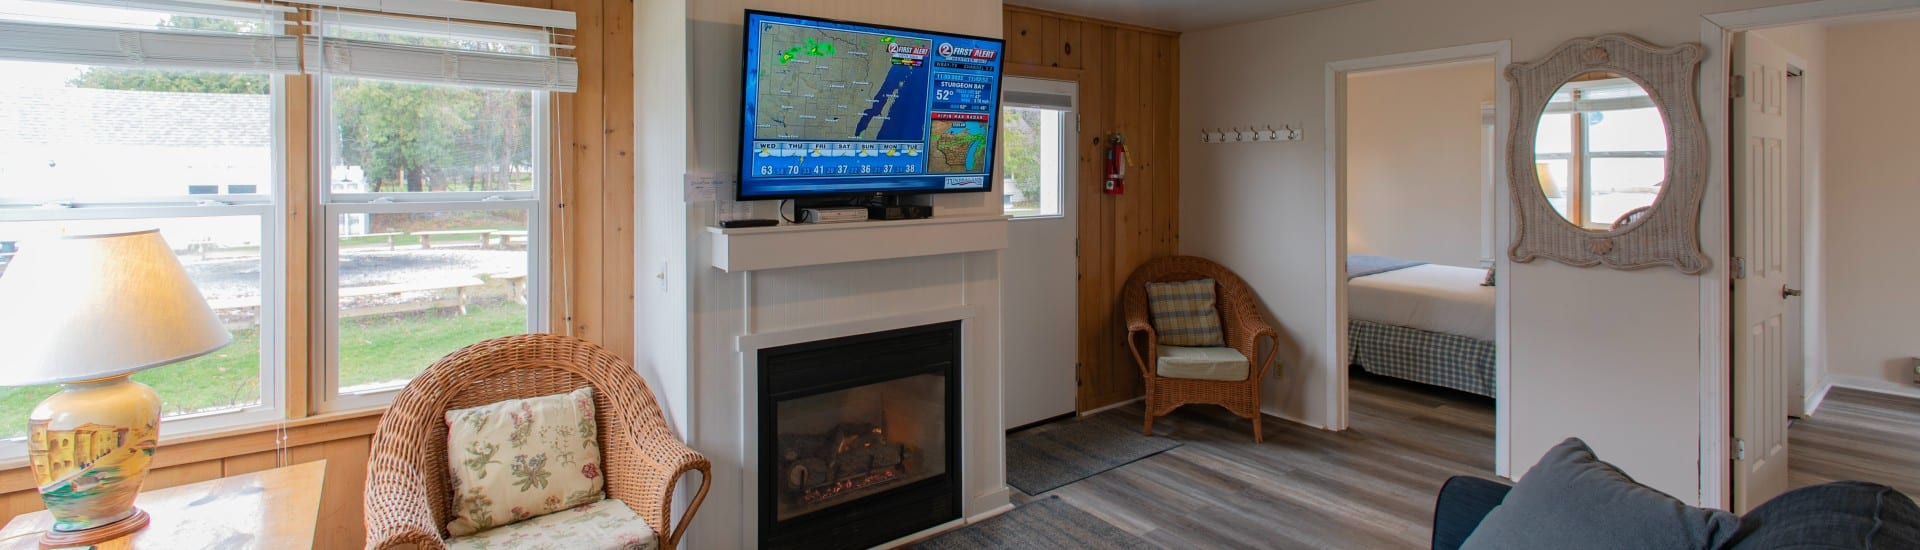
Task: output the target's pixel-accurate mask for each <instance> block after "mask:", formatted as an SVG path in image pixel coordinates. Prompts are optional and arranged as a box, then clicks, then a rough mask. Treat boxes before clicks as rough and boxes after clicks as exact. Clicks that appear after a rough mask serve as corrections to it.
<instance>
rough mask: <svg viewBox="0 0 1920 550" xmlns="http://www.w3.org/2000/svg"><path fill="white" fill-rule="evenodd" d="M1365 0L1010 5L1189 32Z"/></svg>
mask: <svg viewBox="0 0 1920 550" xmlns="http://www.w3.org/2000/svg"><path fill="white" fill-rule="evenodd" d="M1360 1H1363V0H1012V1H1009V2H1007V3H1008V4H1015V5H1020V6H1027V7H1030V8H1039V9H1043V10H1048V11H1057V12H1060V13H1070V14H1074V15H1079V16H1082V17H1091V18H1094V19H1105V20H1108V21H1118V22H1121V23H1130V24H1134V25H1139V26H1142V27H1151V28H1156V29H1165V30H1170V31H1178V32H1187V31H1197V30H1201V29H1210V28H1213V27H1220V26H1226V25H1229V24H1232V23H1240V22H1246V21H1258V20H1261V19H1272V18H1275V17H1281V16H1285V15H1293V14H1296V13H1300V12H1305V11H1313V10H1317V9H1321V8H1328V7H1333V6H1338V5H1341V4H1352V3H1355V2H1360Z"/></svg>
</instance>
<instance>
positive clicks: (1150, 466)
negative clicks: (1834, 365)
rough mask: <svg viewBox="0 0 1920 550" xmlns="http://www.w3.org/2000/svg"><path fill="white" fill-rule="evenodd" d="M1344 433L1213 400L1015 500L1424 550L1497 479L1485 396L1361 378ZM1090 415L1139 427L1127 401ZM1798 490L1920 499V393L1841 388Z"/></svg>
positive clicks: (1263, 535)
mask: <svg viewBox="0 0 1920 550" xmlns="http://www.w3.org/2000/svg"><path fill="white" fill-rule="evenodd" d="M1352 390H1353V391H1352V394H1351V396H1350V403H1351V405H1352V409H1351V411H1350V415H1351V429H1349V430H1347V431H1343V432H1328V431H1324V430H1320V429H1316V428H1312V427H1308V426H1303V425H1299V424H1295V423H1292V422H1287V421H1283V420H1279V419H1274V418H1268V419H1266V425H1265V430H1266V436H1267V437H1266V439H1267V440H1266V442H1265V443H1262V444H1258V445H1256V444H1254V443H1253V433H1252V429H1251V427H1250V426H1249V425H1248V424H1247V421H1246V420H1244V419H1240V418H1236V417H1233V416H1231V415H1229V414H1227V413H1226V412H1225V411H1224V410H1221V409H1219V408H1217V407H1205V406H1195V407H1187V408H1183V409H1181V410H1179V411H1176V412H1175V413H1174V414H1173V415H1171V416H1167V417H1162V418H1160V419H1158V420H1156V421H1155V427H1154V429H1155V433H1157V434H1159V435H1162V436H1166V437H1171V438H1174V439H1177V440H1179V441H1181V442H1183V443H1185V444H1184V445H1183V446H1181V447H1180V448H1177V449H1173V450H1170V451H1167V452H1164V453H1160V454H1158V455H1155V456H1153V457H1150V458H1147V459H1145V460H1141V461H1139V462H1135V463H1132V464H1128V465H1126V466H1122V467H1119V468H1115V469H1113V470H1109V471H1107V472H1104V473H1101V474H1098V475H1095V476H1093V477H1089V478H1087V479H1084V480H1081V481H1078V482H1075V483H1072V484H1069V485H1066V486H1063V487H1060V488H1058V489H1054V490H1052V491H1049V492H1047V493H1044V494H1042V495H1022V494H1019V492H1018V491H1015V493H1016V496H1015V497H1014V498H1015V500H1016V504H1017V503H1022V502H1025V501H1027V500H1030V499H1032V498H1036V497H1040V496H1047V495H1058V496H1059V497H1061V499H1062V500H1064V501H1066V502H1067V503H1069V504H1072V505H1074V506H1078V507H1079V508H1081V509H1082V510H1085V511H1087V512H1088V513H1090V514H1093V515H1094V516H1096V517H1099V518H1101V519H1103V520H1106V521H1107V522H1109V523H1112V524H1113V525H1115V526H1117V527H1119V528H1121V529H1123V530H1126V531H1128V532H1131V533H1133V534H1135V535H1137V536H1139V537H1140V538H1142V539H1146V540H1147V541H1149V542H1152V543H1155V544H1158V545H1160V546H1163V547H1166V548H1170V549H1187V548H1364V549H1380V548H1425V547H1426V546H1427V543H1428V539H1429V536H1430V533H1431V529H1432V521H1433V499H1434V495H1435V494H1436V493H1438V492H1439V490H1440V485H1441V484H1442V483H1444V482H1445V481H1446V479H1447V478H1448V477H1450V476H1454V475H1477V476H1483V477H1492V476H1493V471H1492V469H1493V436H1494V433H1493V432H1494V427H1493V423H1494V419H1493V415H1494V413H1493V401H1492V400H1491V399H1487V398H1484V397H1479V396H1474V395H1469V394H1465V393H1460V392H1454V391H1451V390H1443V389H1438V388H1431V387H1427V386H1420V385H1415V384H1409V383H1404V382H1399V381H1396V380H1389V379H1383V378H1377V377H1372V376H1367V375H1363V374H1355V375H1354V377H1353V381H1352ZM1090 420H1097V421H1101V422H1113V423H1116V424H1119V425H1124V426H1127V427H1129V428H1131V429H1134V430H1138V429H1140V422H1141V406H1140V405H1139V404H1132V405H1128V406H1126V407H1121V408H1118V409H1114V410H1111V411H1107V412H1103V413H1100V414H1097V415H1094V416H1092V417H1091V418H1090ZM1790 437H1791V438H1792V439H1791V442H1790V445H1791V453H1792V455H1791V456H1790V458H1789V460H1791V461H1792V464H1793V474H1792V475H1793V482H1794V485H1795V486H1801V485H1810V484H1814V483H1820V482H1824V481H1829V480H1834V479H1861V480H1867V481H1874V482H1879V483H1885V484H1888V485H1891V486H1893V487H1895V488H1898V489H1900V490H1902V491H1904V492H1907V493H1908V494H1910V495H1920V401H1916V400H1907V399H1901V398H1895V397H1888V396H1882V395H1877V394H1872V393H1866V392H1858V391H1853V390H1841V389H1836V390H1834V392H1833V393H1832V394H1830V395H1829V397H1828V398H1827V401H1826V404H1824V405H1823V406H1822V407H1821V408H1820V410H1819V411H1818V412H1817V413H1816V414H1815V415H1814V416H1812V417H1810V418H1807V419H1803V420H1800V421H1798V422H1796V423H1795V424H1794V427H1793V429H1792V431H1791V432H1790Z"/></svg>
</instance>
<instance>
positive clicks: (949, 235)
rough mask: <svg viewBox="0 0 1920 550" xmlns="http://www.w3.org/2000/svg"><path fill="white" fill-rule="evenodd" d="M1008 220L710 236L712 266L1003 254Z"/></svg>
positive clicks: (808, 227)
mask: <svg viewBox="0 0 1920 550" xmlns="http://www.w3.org/2000/svg"><path fill="white" fill-rule="evenodd" d="M1007 219H1008V218H1007V217H1006V216H1003V215H998V214H995V215H987V216H955V217H944V218H928V219H924V220H893V221H867V222H851V223H827V224H791V225H777V226H772V227H744V228H733V229H723V228H719V227H708V228H707V232H708V233H710V234H712V238H711V239H709V241H711V242H712V244H713V254H712V258H713V266H714V267H717V268H720V269H722V270H725V271H727V272H739V271H759V270H767V269H781V268H789V267H801V266H809V265H826V264H837V263H847V262H864V261H870V260H886V259H894V258H912V257H916V256H933V255H939V254H962V253H967V252H981V251H987V250H1003V249H1005V248H1007V223H1008V222H1007Z"/></svg>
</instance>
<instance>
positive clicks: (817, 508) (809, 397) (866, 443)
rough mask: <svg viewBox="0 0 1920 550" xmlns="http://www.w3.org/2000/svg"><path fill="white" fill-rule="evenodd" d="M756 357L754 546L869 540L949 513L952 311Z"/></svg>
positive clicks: (953, 478)
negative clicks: (931, 320)
mask: <svg viewBox="0 0 1920 550" xmlns="http://www.w3.org/2000/svg"><path fill="white" fill-rule="evenodd" d="M759 362H760V368H759V370H760V373H759V376H760V395H759V400H760V429H759V433H760V458H759V463H760V467H759V472H760V480H759V485H760V491H759V493H760V497H759V498H760V502H759V510H760V513H759V516H760V546H762V547H764V548H867V547H870V546H874V545H876V544H880V543H883V542H887V541H890V540H893V539H897V538H900V537H903V536H906V535H911V534H913V533H916V532H919V531H922V530H925V529H928V528H931V527H933V526H936V525H939V524H941V523H945V522H948V521H952V520H955V519H959V517H960V486H961V485H960V430H959V427H960V425H959V420H960V393H959V392H960V380H959V372H960V371H959V366H960V322H959V321H953V322H947V323H939V324H933V325H925V326H918V327H911V328H903V329H897V330H889V331H885V332H876V333H872V334H862V335H858V336H849V337H845V338H836V339H832V340H823V341H817V342H807V343H802V344H794V345H790V346H782V347H777V348H767V349H763V350H760V352H759Z"/></svg>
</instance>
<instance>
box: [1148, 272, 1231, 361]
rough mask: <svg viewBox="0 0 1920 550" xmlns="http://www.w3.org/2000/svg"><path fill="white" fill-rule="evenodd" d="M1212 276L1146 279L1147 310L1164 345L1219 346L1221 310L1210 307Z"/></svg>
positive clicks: (1223, 340) (1221, 339)
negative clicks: (1194, 278)
mask: <svg viewBox="0 0 1920 550" xmlns="http://www.w3.org/2000/svg"><path fill="white" fill-rule="evenodd" d="M1213 305H1214V295H1213V279H1196V280H1192V281H1177V282H1171V283H1147V312H1148V313H1151V314H1153V330H1154V332H1156V333H1159V335H1160V344H1161V345H1165V346H1191V347H1203V348H1205V347H1221V346H1225V345H1227V341H1226V338H1225V337H1224V336H1222V334H1221V332H1220V312H1219V311H1218V310H1216V309H1214V307H1213Z"/></svg>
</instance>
